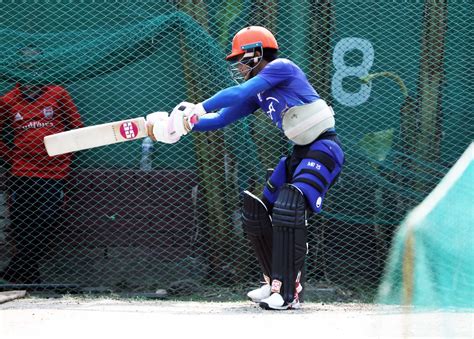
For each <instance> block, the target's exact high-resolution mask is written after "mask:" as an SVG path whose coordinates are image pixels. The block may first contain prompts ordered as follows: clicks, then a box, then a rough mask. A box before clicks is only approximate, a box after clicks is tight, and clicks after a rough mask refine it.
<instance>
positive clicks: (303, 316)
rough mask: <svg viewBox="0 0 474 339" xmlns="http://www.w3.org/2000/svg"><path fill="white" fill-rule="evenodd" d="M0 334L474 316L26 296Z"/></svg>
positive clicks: (428, 327) (470, 332) (165, 332)
mask: <svg viewBox="0 0 474 339" xmlns="http://www.w3.org/2000/svg"><path fill="white" fill-rule="evenodd" d="M0 337H1V338H2V339H16V338H35V339H39V338H48V339H54V338H61V339H63V338H67V339H70V338H81V339H89V338H90V339H92V338H114V339H115V338H132V339H135V338H136V339H138V338H188V337H189V338H197V337H199V338H201V337H203V338H204V337H205V338H206V339H207V338H225V339H227V338H245V339H248V338H284V337H286V338H292V337H294V338H417V337H422V338H474V313H472V312H441V311H433V312H413V311H409V310H406V309H403V308H400V307H389V306H384V307H380V306H375V305H371V304H338V303H331V304H323V303H305V304H304V306H303V308H302V309H300V310H294V311H265V310H262V309H260V308H259V307H258V306H256V305H255V304H252V303H251V302H219V303H217V302H182V301H140V300H134V299H121V300H115V299H107V298H83V297H64V298H60V299H41V298H32V297H26V298H23V299H16V300H13V301H8V302H6V303H3V304H0Z"/></svg>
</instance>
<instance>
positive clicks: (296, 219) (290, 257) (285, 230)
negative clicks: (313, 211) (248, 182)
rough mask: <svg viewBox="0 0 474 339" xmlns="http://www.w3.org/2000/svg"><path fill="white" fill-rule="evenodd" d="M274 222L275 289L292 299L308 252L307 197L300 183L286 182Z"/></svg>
mask: <svg viewBox="0 0 474 339" xmlns="http://www.w3.org/2000/svg"><path fill="white" fill-rule="evenodd" d="M272 222H273V261H272V280H273V281H272V292H278V293H280V294H281V295H282V296H283V299H284V300H285V301H286V302H292V301H293V299H294V298H295V292H296V287H297V280H298V279H299V276H300V271H301V269H302V268H303V264H304V259H305V257H306V252H307V247H306V241H307V240H306V238H307V235H306V232H307V231H306V201H305V198H304V196H303V193H302V192H301V191H300V190H299V189H298V188H297V187H295V186H293V185H291V184H286V185H284V186H283V187H282V188H281V191H280V194H279V195H278V199H277V200H276V202H275V205H274V207H273V219H272Z"/></svg>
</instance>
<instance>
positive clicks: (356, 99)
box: [331, 38, 374, 107]
mask: <svg viewBox="0 0 474 339" xmlns="http://www.w3.org/2000/svg"><path fill="white" fill-rule="evenodd" d="M354 49H357V50H359V51H361V52H362V55H363V57H362V63H361V64H360V65H358V66H348V65H346V63H345V62H344V55H345V54H346V53H347V52H349V51H352V50H354ZM332 62H333V64H334V67H335V68H336V72H335V73H334V75H333V77H332V84H331V90H332V95H333V96H334V98H335V99H336V100H337V101H339V102H340V103H341V104H343V105H345V106H351V107H353V106H358V105H360V104H363V103H364V102H366V101H367V99H369V96H370V89H371V87H370V83H369V84H361V85H360V89H359V91H358V92H346V91H345V90H344V88H343V85H342V80H343V79H344V78H347V77H350V76H352V77H357V78H360V77H363V76H366V75H368V74H369V71H370V68H371V67H372V64H373V63H374V47H373V46H372V44H371V43H370V41H369V40H366V39H361V38H344V39H341V40H340V41H339V42H338V43H337V44H336V46H335V47H334V53H333V57H332Z"/></svg>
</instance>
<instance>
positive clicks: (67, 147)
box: [44, 118, 147, 156]
mask: <svg viewBox="0 0 474 339" xmlns="http://www.w3.org/2000/svg"><path fill="white" fill-rule="evenodd" d="M146 136H147V131H146V123H145V118H135V119H128V120H122V121H115V122H109V123H106V124H101V125H94V126H88V127H83V128H77V129H74V130H71V131H66V132H61V133H57V134H52V135H48V136H46V137H45V138H44V145H45V147H46V151H47V152H48V155H49V156H55V155H59V154H64V153H70V152H76V151H80V150H84V149H90V148H95V147H100V146H105V145H111V144H116V143H119V142H124V141H132V140H136V139H140V138H144V137H146Z"/></svg>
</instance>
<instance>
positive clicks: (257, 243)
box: [242, 191, 272, 277]
mask: <svg viewBox="0 0 474 339" xmlns="http://www.w3.org/2000/svg"><path fill="white" fill-rule="evenodd" d="M242 227H243V229H244V231H245V233H246V234H247V237H248V238H249V240H250V242H251V243H252V247H253V249H254V251H255V254H256V256H257V259H258V262H259V263H260V266H261V268H262V271H263V274H265V275H266V276H267V277H270V276H271V264H272V221H271V219H270V216H269V215H268V211H267V208H266V206H265V204H264V203H263V202H262V201H261V200H260V199H259V198H257V197H256V196H255V195H253V194H252V193H250V192H249V191H244V192H243V203H242Z"/></svg>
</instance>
